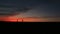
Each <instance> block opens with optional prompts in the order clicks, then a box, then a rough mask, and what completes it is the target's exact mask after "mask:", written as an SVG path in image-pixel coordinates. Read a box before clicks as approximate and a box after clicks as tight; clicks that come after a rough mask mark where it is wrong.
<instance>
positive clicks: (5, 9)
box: [0, 0, 60, 17]
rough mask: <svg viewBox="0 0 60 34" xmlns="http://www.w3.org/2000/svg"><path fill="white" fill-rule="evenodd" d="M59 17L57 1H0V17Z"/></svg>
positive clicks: (59, 8) (59, 7)
mask: <svg viewBox="0 0 60 34" xmlns="http://www.w3.org/2000/svg"><path fill="white" fill-rule="evenodd" d="M1 15H3V16H6V15H7V16H12V15H14V16H18V17H45V16H47V17H48V16H56V17H60V2H59V1H58V0H0V16H1Z"/></svg>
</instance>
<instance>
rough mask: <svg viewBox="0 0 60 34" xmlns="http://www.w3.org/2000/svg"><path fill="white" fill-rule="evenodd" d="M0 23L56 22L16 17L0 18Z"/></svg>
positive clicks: (45, 19)
mask: <svg viewBox="0 0 60 34" xmlns="http://www.w3.org/2000/svg"><path fill="white" fill-rule="evenodd" d="M0 21H6V22H7V21H9V22H49V21H54V20H51V18H50V19H47V18H34V17H33V18H29V17H28V18H16V17H8V18H7V17H6V18H0ZM59 21H60V20H59Z"/></svg>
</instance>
